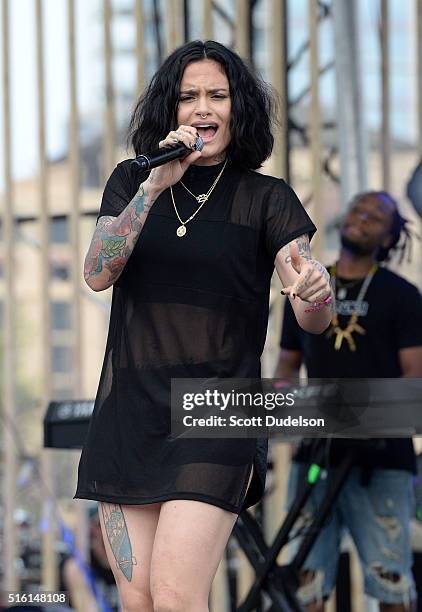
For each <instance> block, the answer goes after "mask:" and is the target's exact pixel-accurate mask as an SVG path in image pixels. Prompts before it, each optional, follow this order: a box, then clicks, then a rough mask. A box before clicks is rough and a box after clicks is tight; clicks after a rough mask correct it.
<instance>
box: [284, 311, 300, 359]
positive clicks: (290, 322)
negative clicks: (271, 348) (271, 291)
mask: <svg viewBox="0 0 422 612" xmlns="http://www.w3.org/2000/svg"><path fill="white" fill-rule="evenodd" d="M280 347H281V348H282V349H286V350H287V351H300V350H302V343H301V338H300V327H299V324H298V322H297V321H296V317H295V313H294V311H293V308H292V305H291V304H290V301H289V300H287V299H286V301H285V303H284V314H283V326H282V328H281V339H280Z"/></svg>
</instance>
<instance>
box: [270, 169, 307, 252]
mask: <svg viewBox="0 0 422 612" xmlns="http://www.w3.org/2000/svg"><path fill="white" fill-rule="evenodd" d="M315 232H316V227H315V225H314V224H313V223H312V221H311V219H310V217H309V215H308V214H307V212H306V210H305V209H304V208H303V206H302V204H301V202H300V200H299V198H298V197H297V195H296V194H295V192H294V191H293V189H292V188H291V187H290V186H289V185H288V184H287V183H286V182H285V181H283V180H281V179H280V180H278V181H277V182H276V184H275V186H274V188H273V189H272V191H271V193H270V195H269V197H268V202H267V208H266V217H265V240H266V247H267V251H268V254H269V255H270V256H271V257H272V259H273V260H274V259H275V256H276V255H277V253H278V251H279V250H280V249H281V248H282V247H283V246H285V245H286V244H288V243H289V242H291V241H292V240H294V239H295V238H298V237H299V236H302V235H303V234H308V235H309V240H311V238H312V236H313V235H314V233H315Z"/></svg>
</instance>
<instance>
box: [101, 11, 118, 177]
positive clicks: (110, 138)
mask: <svg viewBox="0 0 422 612" xmlns="http://www.w3.org/2000/svg"><path fill="white" fill-rule="evenodd" d="M103 12H104V13H103V14H104V69H105V95H106V108H105V122H104V123H105V125H104V166H103V168H104V176H103V178H104V182H105V181H106V180H107V179H108V177H109V176H110V174H111V172H112V170H113V168H114V166H115V157H114V154H115V150H114V149H115V142H114V141H115V125H114V90H113V74H112V57H113V49H112V41H111V18H112V15H111V0H103Z"/></svg>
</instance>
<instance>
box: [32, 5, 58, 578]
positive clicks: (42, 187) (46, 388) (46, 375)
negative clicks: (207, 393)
mask: <svg viewBox="0 0 422 612" xmlns="http://www.w3.org/2000/svg"><path fill="white" fill-rule="evenodd" d="M35 15H36V39H35V47H36V49H35V53H36V62H37V90H38V157H39V177H38V190H39V191H38V193H39V207H40V234H41V309H42V319H41V338H42V347H41V367H42V403H41V404H42V406H43V407H45V406H47V404H48V402H49V400H50V398H51V390H52V384H51V357H50V351H51V333H50V329H51V325H50V296H49V268H50V266H49V245H48V241H49V235H48V234H49V233H48V225H49V202H48V190H47V155H46V138H45V134H46V122H45V79H44V46H43V41H44V22H43V12H42V4H41V0H35ZM41 474H42V478H43V482H44V483H46V484H47V485H48V490H49V491H54V490H55V486H54V485H55V483H54V469H53V463H52V456H51V450H49V449H43V451H42V453H41ZM43 506H44V507H43V515H44V517H45V519H46V522H47V525H48V528H47V529H46V530H45V531H44V532H43V534H42V585H43V588H44V589H46V590H54V589H55V588H56V587H57V578H58V572H57V563H56V555H55V552H54V539H55V531H56V525H55V524H54V517H53V512H52V510H53V508H52V505H51V503H50V500H48V499H45V500H43Z"/></svg>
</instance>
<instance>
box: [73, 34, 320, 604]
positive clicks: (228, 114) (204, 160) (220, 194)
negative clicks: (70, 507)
mask: <svg viewBox="0 0 422 612" xmlns="http://www.w3.org/2000/svg"><path fill="white" fill-rule="evenodd" d="M272 109H273V103H272V99H271V95H270V93H269V88H268V87H267V86H266V85H265V84H263V83H262V82H261V81H260V80H258V78H257V77H256V76H255V75H254V74H252V72H251V71H250V69H249V68H248V67H247V66H246V64H245V63H244V62H243V61H242V60H241V59H240V58H239V57H238V55H236V54H235V53H234V52H233V51H231V50H230V49H227V48H226V47H224V46H223V45H221V44H219V43H217V42H213V41H207V42H205V43H203V42H199V41H195V42H191V43H188V44H186V45H184V46H182V47H180V48H179V49H176V51H174V52H173V53H172V54H171V55H170V56H169V57H168V58H167V59H166V60H165V62H164V64H163V65H162V66H161V68H160V69H159V70H158V72H157V73H156V74H155V76H154V77H153V79H152V81H151V83H150V85H149V86H148V88H147V89H146V92H145V93H144V94H143V95H142V97H141V98H140V100H139V101H138V103H137V106H136V108H135V110H134V113H133V116H132V119H131V124H130V137H129V138H130V142H131V145H132V146H133V149H134V151H135V154H136V155H139V154H140V153H141V152H145V151H148V150H151V149H156V148H157V146H160V147H171V146H174V145H175V144H176V143H180V142H182V143H184V144H185V145H186V147H188V148H190V149H192V152H191V153H189V155H188V156H187V157H185V158H184V159H183V160H182V161H180V160H176V161H171V162H168V163H166V164H164V165H162V166H160V167H159V168H155V169H154V170H152V171H151V172H150V173H149V176H148V177H147V176H146V175H145V174H144V175H142V174H141V175H140V174H139V172H137V171H136V168H134V167H133V166H132V165H131V160H126V161H123V162H121V163H120V164H118V165H117V167H116V168H115V169H114V171H113V173H112V175H111V176H110V178H109V180H108V182H107V185H106V187H105V191H104V195H103V199H102V203H101V209H100V212H99V217H98V223H97V227H96V230H95V233H94V236H93V238H92V242H91V245H90V247H89V251H88V254H87V257H86V261H85V271H84V273H85V279H86V282H87V283H88V285H89V286H90V287H91V288H92V289H93V290H94V291H102V290H104V289H107V288H108V287H110V286H111V285H113V300H112V309H111V318H110V328H109V334H108V340H107V347H106V354H105V359H104V365H103V369H102V373H101V379H100V384H99V388H98V393H97V397H96V402H95V409H94V413H93V417H92V419H91V424H90V429H89V434H88V437H87V440H86V443H85V447H84V449H83V452H82V457H81V461H80V465H79V481H78V489H77V493H76V497H78V498H85V499H94V500H98V501H99V502H102V503H101V504H100V506H101V508H100V517H101V525H102V531H103V537H104V541H105V544H106V549H107V554H108V557H109V559H110V565H111V567H112V569H113V571H114V574H115V577H116V582H117V585H118V588H119V592H120V596H121V599H122V605H123V608H124V610H125V611H126V612H130V611H132V610H133V611H136V612H140V611H142V612H152V611H154V612H164V611H165V612H168V611H170V610H171V611H174V612H176V611H180V612H206V611H207V610H208V596H209V591H210V588H211V583H212V580H213V577H214V574H215V572H216V569H217V566H218V564H219V561H220V559H221V557H222V554H223V551H224V548H225V546H226V543H227V540H228V538H229V535H230V532H231V531H232V528H233V525H234V523H235V521H236V518H237V516H238V514H239V513H240V512H241V511H242V510H243V509H245V508H248V507H249V506H252V505H253V504H255V503H256V502H257V501H258V500H259V499H260V498H261V496H262V494H263V489H264V482H265V472H266V453H267V441H266V440H256V439H250V438H248V439H239V438H237V439H211V438H208V439H186V438H184V439H183V438H176V439H174V438H172V437H171V436H170V380H171V378H207V379H218V378H231V377H237V378H258V377H259V376H260V356H261V353H262V350H263V346H264V340H265V335H266V329H267V319H268V301H269V289H270V280H271V276H272V273H273V270H274V266H275V267H276V269H277V272H278V275H279V277H280V279H281V282H282V283H283V285H284V287H285V289H284V293H286V294H287V295H288V296H289V299H291V301H292V304H293V308H294V312H295V315H296V318H297V320H298V322H299V324H300V325H301V326H302V327H303V329H305V330H307V331H309V332H313V333H321V332H322V331H324V330H325V329H326V328H327V327H328V325H329V322H330V319H331V308H330V306H329V303H330V301H331V289H330V284H329V276H328V273H327V271H326V270H325V268H324V267H323V266H322V265H321V264H320V263H319V262H317V261H315V260H314V259H312V256H311V252H310V248H309V236H310V235H312V233H313V232H314V231H315V227H314V225H313V224H312V222H311V221H310V219H309V217H308V215H307V214H306V212H305V211H304V209H303V207H302V205H301V204H300V202H299V200H298V199H297V197H296V195H295V194H294V192H293V191H292V189H291V188H290V187H289V186H288V185H287V184H286V183H285V182H284V181H282V180H280V179H278V178H274V177H270V176H264V175H262V174H259V173H257V172H255V171H254V170H256V169H257V168H259V167H260V166H261V165H262V162H263V161H264V160H265V159H266V158H267V157H268V156H269V155H270V154H271V150H272V146H273V136H272V133H271V128H272V125H273V117H272V113H273V110H272ZM198 136H200V137H201V138H202V140H203V141H204V143H205V144H204V147H203V149H202V151H195V150H194V145H195V142H196V139H197V138H198Z"/></svg>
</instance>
